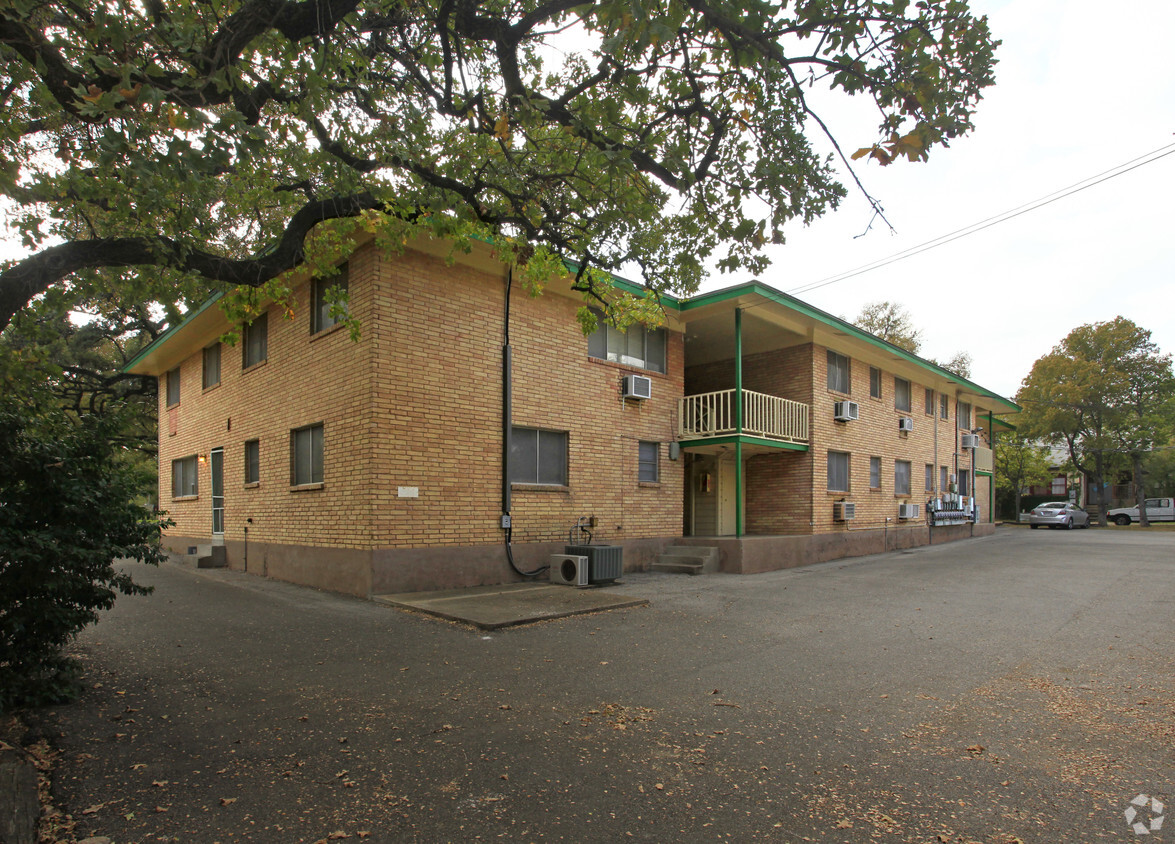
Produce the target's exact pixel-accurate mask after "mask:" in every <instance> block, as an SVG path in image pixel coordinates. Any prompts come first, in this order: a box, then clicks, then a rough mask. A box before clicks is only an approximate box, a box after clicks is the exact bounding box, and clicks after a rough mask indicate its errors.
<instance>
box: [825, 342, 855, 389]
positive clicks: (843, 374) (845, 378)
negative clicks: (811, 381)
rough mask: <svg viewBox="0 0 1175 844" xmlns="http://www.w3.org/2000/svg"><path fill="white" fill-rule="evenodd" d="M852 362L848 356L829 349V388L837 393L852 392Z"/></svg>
mask: <svg viewBox="0 0 1175 844" xmlns="http://www.w3.org/2000/svg"><path fill="white" fill-rule="evenodd" d="M852 383H853V381H852V364H851V363H850V361H849V359H848V357H846V356H845V355H842V354H838V353H837V352H834V351H833V350H832V349H829V350H828V389H830V390H833V391H834V392H837V393H846V394H851V393H852Z"/></svg>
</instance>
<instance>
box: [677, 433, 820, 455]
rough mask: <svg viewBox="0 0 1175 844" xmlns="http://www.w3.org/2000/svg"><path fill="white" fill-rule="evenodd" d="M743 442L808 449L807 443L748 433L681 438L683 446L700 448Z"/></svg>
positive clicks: (746, 443)
mask: <svg viewBox="0 0 1175 844" xmlns="http://www.w3.org/2000/svg"><path fill="white" fill-rule="evenodd" d="M738 442H741V443H742V444H743V445H763V446H767V447H769V448H781V449H785V450H787V451H807V450H808V446H807V444H806V443H789V442H784V441H783V440H769V439H767V438H765V437H752V436H748V435H747V434H741V435H740V434H731V435H729V436H725V437H704V438H702V439H696V440H679V441H678V444H679V445H680V446H681V447H682V448H698V447H700V446H704V445H733V444H735V443H738Z"/></svg>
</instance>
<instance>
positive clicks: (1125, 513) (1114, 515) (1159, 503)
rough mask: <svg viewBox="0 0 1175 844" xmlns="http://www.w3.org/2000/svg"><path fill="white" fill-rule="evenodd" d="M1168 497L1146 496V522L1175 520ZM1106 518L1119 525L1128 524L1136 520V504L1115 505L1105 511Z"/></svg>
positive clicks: (1174, 512) (1174, 511)
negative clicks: (1127, 505) (1129, 505)
mask: <svg viewBox="0 0 1175 844" xmlns="http://www.w3.org/2000/svg"><path fill="white" fill-rule="evenodd" d="M1171 504H1172V502H1171V499H1170V498H1148V499H1147V500H1146V519H1147V521H1148V522H1175V507H1172V506H1171ZM1106 518H1107V519H1109V520H1110V521H1111V522H1115V523H1117V524H1120V525H1128V524H1130V523H1131V522H1137V521H1138V505H1137V504H1136V505H1135V506H1133V507H1116V508H1114V509H1113V510H1110V511H1109V512H1108V513H1106Z"/></svg>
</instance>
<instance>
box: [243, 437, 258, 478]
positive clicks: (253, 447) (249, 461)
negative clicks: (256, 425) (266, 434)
mask: <svg viewBox="0 0 1175 844" xmlns="http://www.w3.org/2000/svg"><path fill="white" fill-rule="evenodd" d="M245 483H247V484H256V483H261V441H260V440H249V441H248V442H246V443H245Z"/></svg>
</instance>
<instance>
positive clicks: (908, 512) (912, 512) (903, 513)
mask: <svg viewBox="0 0 1175 844" xmlns="http://www.w3.org/2000/svg"><path fill="white" fill-rule="evenodd" d="M898 518H899V519H916V518H918V505H917V504H899V505H898Z"/></svg>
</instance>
